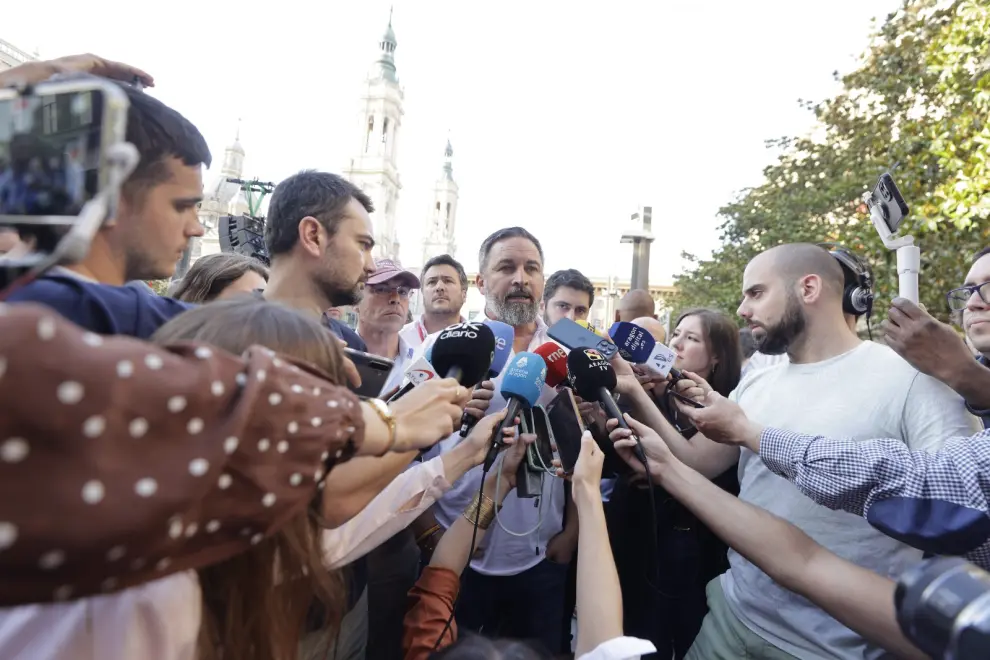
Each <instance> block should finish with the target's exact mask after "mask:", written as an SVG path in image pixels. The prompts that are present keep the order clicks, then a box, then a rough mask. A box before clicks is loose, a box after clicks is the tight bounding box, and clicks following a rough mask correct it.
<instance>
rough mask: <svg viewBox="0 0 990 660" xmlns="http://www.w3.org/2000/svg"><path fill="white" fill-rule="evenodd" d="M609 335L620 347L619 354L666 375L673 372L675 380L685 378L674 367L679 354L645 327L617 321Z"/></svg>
mask: <svg viewBox="0 0 990 660" xmlns="http://www.w3.org/2000/svg"><path fill="white" fill-rule="evenodd" d="M608 336H609V337H611V338H612V341H614V342H615V345H616V346H618V347H619V355H621V356H622V358H623V359H624V360H627V361H628V362H632V363H633V364H641V365H643V366H645V367H646V368H647V369H649V370H650V371H653V372H655V373H657V374H660V375H661V376H663V377H665V378H666V376H667V374H670V373H672V374H673V376H674V380H680V379H681V378H683V376H682V375H681V372H680V371H679V370H677V369H675V368H674V360H675V359H676V358H677V354H676V353H674V351H672V350H670V349H669V348H668V347H666V346H664V345H663V344H661V343H660V342H658V341H657V340H655V339H654V338H653V336H652V335H651V334H650V333H649V332H647V331H646V330H645V329H643V328H641V327H639V326H638V325H635V324H634V323H629V322H627V321H616V322H615V323H613V324H612V327H611V328H609V330H608Z"/></svg>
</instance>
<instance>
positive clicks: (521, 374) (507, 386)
mask: <svg viewBox="0 0 990 660" xmlns="http://www.w3.org/2000/svg"><path fill="white" fill-rule="evenodd" d="M546 378H547V363H546V362H544V361H543V358H541V357H540V356H539V355H537V354H536V353H530V352H528V351H527V352H523V353H516V355H515V357H514V358H512V361H511V362H509V365H508V366H507V367H506V369H505V375H504V376H503V377H502V389H501V390H500V391H501V393H502V397H503V398H505V399H506V400H508V399H509V398H510V397H516V398H519V399H522V400H523V401H525V402H526V404H527V405H528V406H529V407H530V408H532V407H533V406H535V405H536V402H537V401H538V400H539V398H540V394H542V393H543V383H544V382H546Z"/></svg>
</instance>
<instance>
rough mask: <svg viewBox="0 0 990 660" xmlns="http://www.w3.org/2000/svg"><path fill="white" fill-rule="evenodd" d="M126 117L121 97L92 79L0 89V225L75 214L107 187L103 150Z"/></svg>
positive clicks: (117, 136)
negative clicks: (20, 90) (28, 90)
mask: <svg viewBox="0 0 990 660" xmlns="http://www.w3.org/2000/svg"><path fill="white" fill-rule="evenodd" d="M126 119H127V97H126V95H125V94H124V93H123V91H122V90H120V89H119V88H115V87H114V86H113V85H112V84H110V83H107V82H105V81H102V80H98V79H93V80H79V81H72V82H70V81H65V82H57V83H45V84H42V85H39V86H38V87H36V88H35V90H34V91H33V92H32V93H31V94H26V95H21V94H19V93H18V92H16V91H14V90H0V224H6V225H19V226H23V225H51V224H65V218H68V217H76V216H78V215H79V214H80V213H81V211H82V209H83V206H84V205H85V204H86V202H88V201H90V200H91V199H93V198H94V197H95V196H96V195H97V194H98V193H99V192H100V191H101V190H102V188H103V186H104V185H105V184H106V179H107V174H106V167H105V166H106V157H105V153H106V148H107V147H108V146H109V145H112V144H115V143H118V142H121V141H123V139H124V129H125V126H126Z"/></svg>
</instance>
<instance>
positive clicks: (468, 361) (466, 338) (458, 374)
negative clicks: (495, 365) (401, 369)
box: [430, 321, 495, 387]
mask: <svg viewBox="0 0 990 660" xmlns="http://www.w3.org/2000/svg"><path fill="white" fill-rule="evenodd" d="M494 357H495V334H494V333H493V332H492V330H491V328H489V327H488V326H487V325H484V324H482V323H472V322H470V321H468V322H467V323H455V324H454V325H451V326H448V327H446V328H444V329H443V330H441V331H440V336H439V337H437V340H436V342H434V344H433V352H432V356H431V358H430V362H431V363H433V368H434V369H436V372H437V373H438V374H443V377H444V378H454V379H456V380H457V382H459V383H460V384H461V385H465V386H467V387H474V386H475V385H477V384H478V383H480V382H481V381H482V380H484V378H485V374H487V373H488V370H489V369H490V368H491V366H492V360H493V359H494Z"/></svg>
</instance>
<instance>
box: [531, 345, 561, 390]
mask: <svg viewBox="0 0 990 660" xmlns="http://www.w3.org/2000/svg"><path fill="white" fill-rule="evenodd" d="M534 352H535V353H536V354H537V355H539V356H540V357H541V358H543V361H544V362H546V363H547V378H546V384H547V385H548V386H550V387H557V386H558V385H560V384H561V383H563V382H564V381H565V380H567V349H566V348H564V347H563V346H561V345H560V344H558V343H556V342H552V341H548V342H547V343H545V344H541V345H540V346H539V347H538V348H537V349H536V350H535V351H534Z"/></svg>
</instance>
